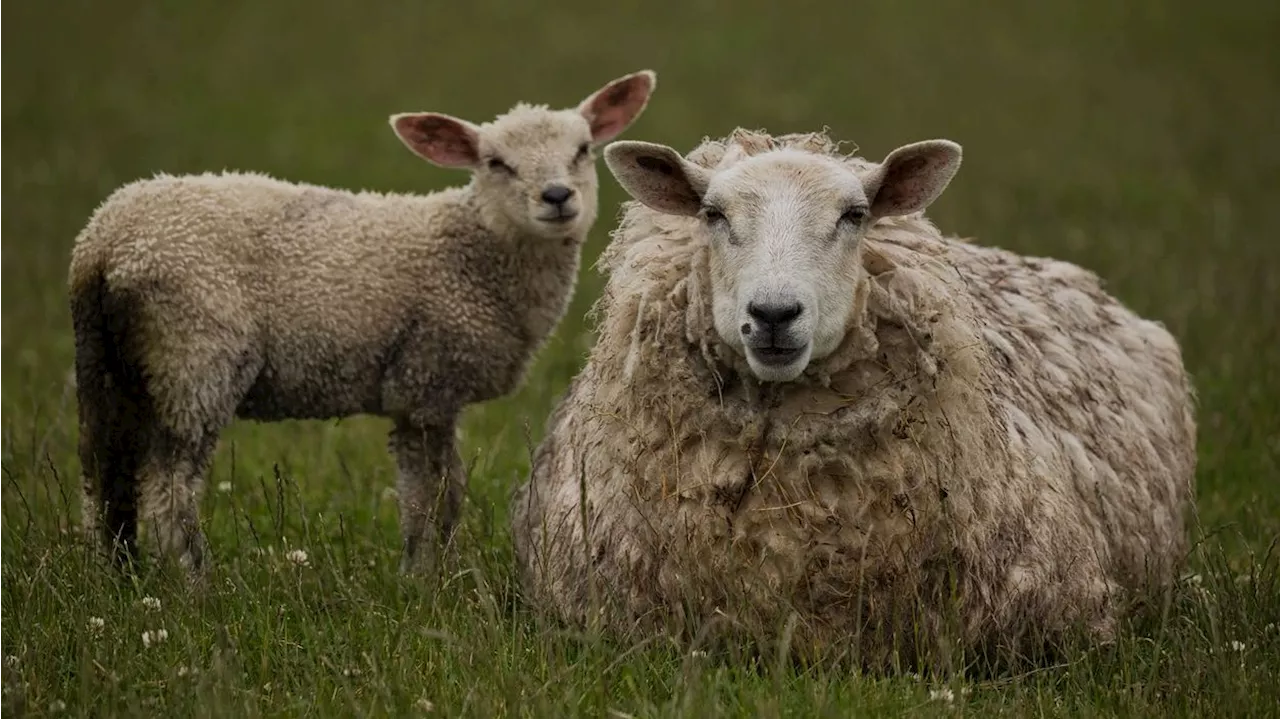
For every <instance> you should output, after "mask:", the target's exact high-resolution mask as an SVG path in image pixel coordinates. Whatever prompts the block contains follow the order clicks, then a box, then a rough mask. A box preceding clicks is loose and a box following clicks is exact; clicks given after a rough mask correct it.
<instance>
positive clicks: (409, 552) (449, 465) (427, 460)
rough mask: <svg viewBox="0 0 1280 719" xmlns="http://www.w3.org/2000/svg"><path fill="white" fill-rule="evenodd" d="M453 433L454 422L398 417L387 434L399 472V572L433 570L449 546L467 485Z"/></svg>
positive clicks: (454, 432)
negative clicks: (429, 422)
mask: <svg viewBox="0 0 1280 719" xmlns="http://www.w3.org/2000/svg"><path fill="white" fill-rule="evenodd" d="M455 434H456V430H455V420H452V419H451V420H450V421H448V422H442V423H437V424H432V425H424V424H420V423H415V422H411V421H408V420H407V419H399V420H397V421H396V426H395V429H393V430H392V432H391V451H392V453H393V454H394V455H395V459H396V465H397V467H398V470H399V481H398V486H397V490H398V493H399V495H400V532H401V534H402V535H403V537H404V550H403V555H402V557H401V561H400V571H402V572H405V573H426V572H431V571H434V570H435V569H436V566H437V563H438V560H439V559H440V557H441V556H443V554H444V552H446V551H448V549H449V548H450V546H451V544H452V540H453V531H454V528H455V526H456V524H457V519H458V509H459V507H460V505H461V503H462V493H463V491H464V489H465V487H466V481H467V478H466V471H465V470H464V469H463V467H462V460H461V458H460V457H459V456H458V450H457V447H456V440H455Z"/></svg>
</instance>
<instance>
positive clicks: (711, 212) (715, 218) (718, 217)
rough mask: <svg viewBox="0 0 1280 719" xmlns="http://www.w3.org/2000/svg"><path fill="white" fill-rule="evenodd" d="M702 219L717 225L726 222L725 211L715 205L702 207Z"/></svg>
mask: <svg viewBox="0 0 1280 719" xmlns="http://www.w3.org/2000/svg"><path fill="white" fill-rule="evenodd" d="M702 219H703V220H705V221H706V223H707V224H708V225H715V224H718V223H720V222H724V213H723V212H721V211H720V210H717V209H716V208H714V207H704V208H702Z"/></svg>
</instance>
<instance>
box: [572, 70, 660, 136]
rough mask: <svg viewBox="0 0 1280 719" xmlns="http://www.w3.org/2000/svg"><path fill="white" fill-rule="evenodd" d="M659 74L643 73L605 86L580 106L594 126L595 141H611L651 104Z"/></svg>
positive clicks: (651, 71)
mask: <svg viewBox="0 0 1280 719" xmlns="http://www.w3.org/2000/svg"><path fill="white" fill-rule="evenodd" d="M657 85H658V75H657V74H656V73H654V71H653V70H641V71H640V72H636V73H632V74H630V75H627V76H625V77H620V78H618V79H617V80H614V81H613V82H611V83H609V84H608V85H605V86H604V87H602V88H600V89H599V90H596V91H595V92H593V93H591V96H590V97H588V98H587V99H585V100H583V101H582V102H580V103H579V104H578V112H580V113H582V116H583V117H585V118H587V122H588V123H590V125H591V141H592V142H596V143H600V142H608V141H610V140H612V139H613V138H615V137H617V136H618V135H621V134H622V131H623V130H625V129H627V126H628V125H630V124H631V123H632V122H633V121H635V119H636V118H637V117H639V116H640V113H641V112H642V111H644V106H645V105H646V104H647V103H648V102H649V96H650V95H652V94H653V88H655V87H657Z"/></svg>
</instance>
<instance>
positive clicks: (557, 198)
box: [542, 185, 573, 205]
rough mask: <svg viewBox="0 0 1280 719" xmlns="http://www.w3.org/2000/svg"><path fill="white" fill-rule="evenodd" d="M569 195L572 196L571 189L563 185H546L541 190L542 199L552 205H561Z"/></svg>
mask: <svg viewBox="0 0 1280 719" xmlns="http://www.w3.org/2000/svg"><path fill="white" fill-rule="evenodd" d="M570 197H573V190H571V189H569V188H567V187H565V186H564V185H548V186H547V189H545V190H543V191H542V201H543V202H549V203H551V204H553V205H563V204H564V203H565V200H568V199H569V198H570Z"/></svg>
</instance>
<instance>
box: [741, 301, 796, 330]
mask: <svg viewBox="0 0 1280 719" xmlns="http://www.w3.org/2000/svg"><path fill="white" fill-rule="evenodd" d="M803 311H804V306H803V305H801V304H800V303H799V302H793V303H791V304H780V305H758V304H756V303H754V302H749V303H747V314H749V315H751V317H752V318H754V319H755V320H756V321H757V322H762V323H764V324H767V325H782V324H786V323H788V322H790V321H791V320H794V319H795V318H797V317H799V316H800V313H801V312H803Z"/></svg>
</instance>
